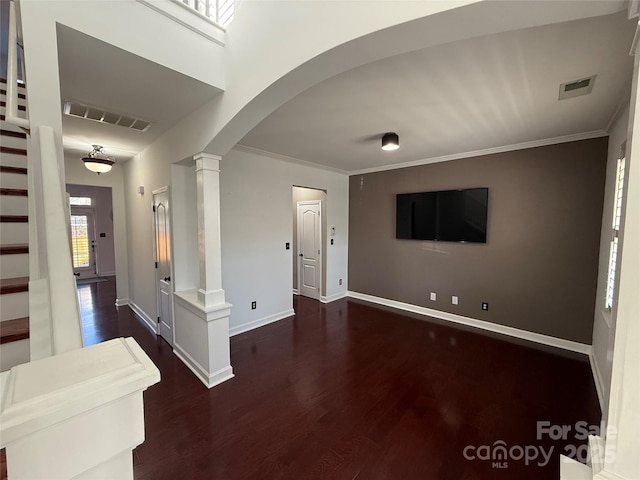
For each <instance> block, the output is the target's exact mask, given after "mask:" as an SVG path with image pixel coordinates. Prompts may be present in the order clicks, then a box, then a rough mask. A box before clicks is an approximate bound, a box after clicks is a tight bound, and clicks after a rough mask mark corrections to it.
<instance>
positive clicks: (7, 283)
mask: <svg viewBox="0 0 640 480" xmlns="http://www.w3.org/2000/svg"><path fill="white" fill-rule="evenodd" d="M28 291H29V277H14V278H3V279H1V280H0V295H7V294H9V293H20V292H28Z"/></svg>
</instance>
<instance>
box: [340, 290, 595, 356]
mask: <svg viewBox="0 0 640 480" xmlns="http://www.w3.org/2000/svg"><path fill="white" fill-rule="evenodd" d="M347 295H348V296H349V297H351V298H357V299H360V300H365V301H367V302H372V303H377V304H379V305H385V306H387V307H392V308H397V309H399V310H405V311H407V312H413V313H418V314H420V315H427V316H429V317H435V318H439V319H441V320H447V321H449V322H453V323H459V324H462V325H467V326H470V327H474V328H479V329H481V330H487V331H489V332H494V333H500V334H502V335H508V336H510V337H515V338H521V339H523V340H529V341H531V342H535V343H540V344H542V345H549V346H551V347H557V348H562V349H564V350H569V351H572V352H577V353H583V354H585V355H589V354H590V353H591V345H587V344H584V343H578V342H573V341H571V340H565V339H564V338H556V337H552V336H550V335H544V334H541V333H534V332H529V331H526V330H521V329H519V328H513V327H507V326H505V325H499V324H497V323H491V322H487V321H484V320H478V319H476V318H471V317H464V316H462V315H456V314H455V313H449V312H441V311H440V310H433V309H431V308H426V307H420V306H418V305H412V304H410V303H403V302H398V301H396V300H389V299H387V298H381V297H375V296H373V295H368V294H366V293H359V292H352V291H348V292H347Z"/></svg>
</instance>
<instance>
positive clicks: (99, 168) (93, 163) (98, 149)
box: [82, 145, 115, 175]
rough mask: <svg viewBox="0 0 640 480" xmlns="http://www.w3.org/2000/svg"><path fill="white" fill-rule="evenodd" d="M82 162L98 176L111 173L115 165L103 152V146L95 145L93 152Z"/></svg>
mask: <svg viewBox="0 0 640 480" xmlns="http://www.w3.org/2000/svg"><path fill="white" fill-rule="evenodd" d="M82 161H83V162H84V166H85V167H87V168H88V169H89V170H91V171H92V172H95V173H97V174H98V175H100V174H101V173H107V172H109V171H111V167H112V166H113V164H114V163H115V162H114V161H113V160H112V159H111V158H110V157H108V156H107V155H106V154H105V153H104V152H103V147H102V146H101V145H93V150H92V151H91V152H89V154H88V155H87V156H86V157H83V158H82Z"/></svg>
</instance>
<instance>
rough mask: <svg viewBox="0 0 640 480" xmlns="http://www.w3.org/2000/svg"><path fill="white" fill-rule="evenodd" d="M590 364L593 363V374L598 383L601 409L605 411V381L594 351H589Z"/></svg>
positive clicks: (597, 388) (594, 380) (597, 389)
mask: <svg viewBox="0 0 640 480" xmlns="http://www.w3.org/2000/svg"><path fill="white" fill-rule="evenodd" d="M589 364H590V365H591V374H592V375H593V383H595V384H596V392H597V393H598V402H600V410H602V411H604V382H603V381H602V375H601V374H600V367H598V362H597V361H596V357H595V356H594V355H593V351H591V352H590V353H589Z"/></svg>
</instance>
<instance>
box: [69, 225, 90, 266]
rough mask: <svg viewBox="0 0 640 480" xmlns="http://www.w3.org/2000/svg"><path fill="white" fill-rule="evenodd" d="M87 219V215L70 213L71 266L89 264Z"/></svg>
mask: <svg viewBox="0 0 640 480" xmlns="http://www.w3.org/2000/svg"><path fill="white" fill-rule="evenodd" d="M89 243H90V242H89V220H88V217H87V215H71V247H72V251H73V268H87V267H89V266H90V257H91V255H90V251H89Z"/></svg>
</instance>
